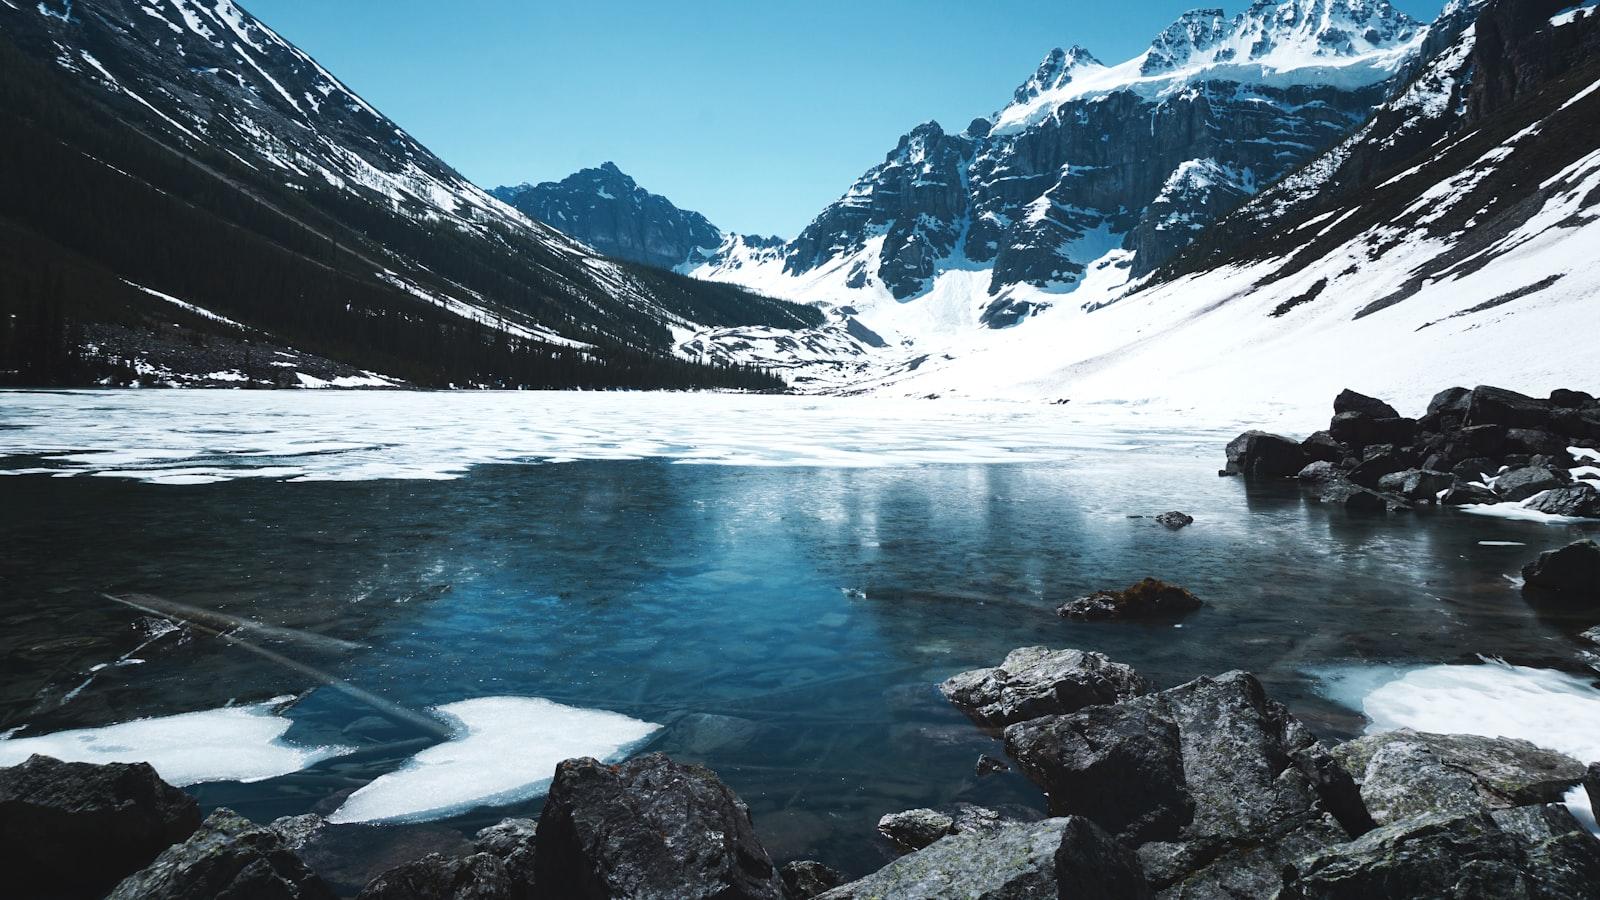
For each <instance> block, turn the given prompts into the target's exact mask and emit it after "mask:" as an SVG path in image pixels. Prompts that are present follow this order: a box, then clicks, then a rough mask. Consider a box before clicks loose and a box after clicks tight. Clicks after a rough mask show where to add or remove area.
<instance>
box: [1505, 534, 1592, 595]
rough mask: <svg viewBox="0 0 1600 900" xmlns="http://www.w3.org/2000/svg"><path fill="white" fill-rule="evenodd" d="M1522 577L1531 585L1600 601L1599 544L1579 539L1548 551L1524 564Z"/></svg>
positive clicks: (1540, 588) (1531, 586)
mask: <svg viewBox="0 0 1600 900" xmlns="http://www.w3.org/2000/svg"><path fill="white" fill-rule="evenodd" d="M1522 580H1523V582H1524V583H1525V584H1526V585H1527V586H1528V587H1530V588H1536V589H1539V590H1546V591H1555V592H1557V593H1559V594H1563V595H1565V596H1567V597H1568V598H1570V599H1572V600H1579V601H1583V602H1587V603H1600V544H1596V543H1595V542H1594V541H1577V542H1575V543H1571V544H1568V545H1567V546H1565V547H1562V548H1561V549H1559V550H1547V551H1545V552H1544V553H1541V554H1539V558H1538V559H1536V560H1534V561H1533V562H1531V563H1528V564H1527V565H1526V566H1523V567H1522Z"/></svg>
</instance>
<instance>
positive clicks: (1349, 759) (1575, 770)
mask: <svg viewBox="0 0 1600 900" xmlns="http://www.w3.org/2000/svg"><path fill="white" fill-rule="evenodd" d="M1392 747H1400V748H1406V749H1412V748H1414V749H1416V750H1421V751H1424V752H1425V753H1426V754H1427V756H1426V757H1424V756H1422V755H1419V754H1414V753H1413V754H1408V755H1405V756H1391V757H1388V758H1387V763H1386V764H1385V765H1384V766H1382V767H1380V768H1381V769H1382V771H1380V772H1379V773H1377V774H1379V775H1380V776H1381V777H1382V778H1383V779H1384V783H1385V785H1386V786H1385V787H1384V788H1383V790H1385V791H1390V792H1393V791H1395V790H1399V789H1403V788H1402V787H1401V786H1397V782H1403V781H1405V780H1407V779H1410V778H1411V777H1412V776H1411V775H1410V774H1408V773H1407V772H1406V771H1405V766H1404V765H1403V763H1404V762H1405V761H1408V760H1409V761H1411V762H1414V763H1418V765H1417V766H1416V768H1417V769H1419V770H1420V769H1421V768H1423V767H1422V766H1421V765H1420V763H1423V762H1426V760H1427V758H1429V757H1431V758H1432V759H1433V760H1435V761H1436V762H1437V764H1438V765H1440V766H1443V767H1446V768H1448V769H1449V770H1450V771H1451V772H1452V773H1455V774H1458V775H1462V776H1465V777H1466V778H1468V779H1470V780H1471V783H1472V786H1473V788H1474V790H1475V791H1476V792H1477V796H1478V800H1479V801H1480V802H1482V803H1483V805H1484V806H1485V807H1487V808H1490V809H1502V808H1506V807H1512V806H1526V805H1528V804H1531V803H1554V802H1556V801H1558V800H1560V799H1561V797H1562V795H1563V794H1565V793H1566V792H1567V791H1568V790H1570V789H1571V788H1572V786H1573V785H1575V784H1577V783H1578V782H1579V780H1580V779H1582V778H1583V764H1582V763H1580V762H1578V761H1577V760H1575V759H1573V758H1571V757H1570V756H1567V755H1566V754H1564V753H1557V752H1556V751H1554V750H1546V749H1544V748H1543V747H1538V746H1535V745H1534V744H1531V743H1529V742H1527V741H1524V740H1519V739H1516V738H1499V737H1481V736H1478V735H1472V734H1434V733H1430V732H1420V731H1412V730H1410V729H1400V730H1398V731H1386V732H1382V733H1380V734H1369V735H1366V736H1364V737H1359V738H1356V739H1355V740H1352V741H1347V742H1345V743H1343V744H1340V745H1339V746H1337V747H1335V748H1334V749H1333V755H1334V758H1335V759H1337V760H1339V762H1340V764H1341V765H1343V766H1344V768H1345V769H1346V770H1347V771H1349V772H1352V773H1357V774H1358V776H1362V777H1365V778H1371V777H1372V776H1373V775H1374V770H1373V764H1374V762H1375V761H1378V760H1379V751H1381V750H1385V749H1387V748H1392ZM1362 773H1365V774H1364V775H1362ZM1433 777H1434V776H1433V774H1430V773H1422V774H1419V775H1417V776H1416V779H1417V780H1416V790H1418V791H1419V792H1421V791H1423V790H1424V789H1425V788H1424V787H1423V786H1422V785H1423V784H1424V783H1425V780H1426V779H1429V778H1433ZM1367 793H1368V787H1367V785H1366V783H1365V782H1363V784H1362V796H1363V797H1365V796H1366V795H1367ZM1441 796H1443V795H1441ZM1413 802H1417V803H1427V802H1430V801H1428V800H1427V799H1425V798H1414V800H1413ZM1438 802H1439V803H1440V804H1447V803H1448V801H1447V800H1440V801H1438ZM1368 805H1369V807H1370V806H1371V801H1370V799H1369V803H1368ZM1373 818H1375V819H1376V818H1378V814H1377V810H1374V811H1373ZM1380 821H1381V820H1380Z"/></svg>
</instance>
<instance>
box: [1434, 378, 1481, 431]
mask: <svg viewBox="0 0 1600 900" xmlns="http://www.w3.org/2000/svg"><path fill="white" fill-rule="evenodd" d="M1471 405H1472V391H1470V390H1468V389H1467V388H1464V387H1453V388H1445V389H1444V390H1442V391H1440V392H1439V393H1437V394H1434V395H1433V399H1432V400H1429V401H1428V414H1429V415H1439V414H1445V415H1448V414H1452V413H1453V414H1455V415H1456V416H1458V417H1461V416H1465V415H1466V414H1467V408H1468V407H1470V406H1471ZM1459 421H1460V420H1459V418H1458V419H1457V422H1458V423H1459Z"/></svg>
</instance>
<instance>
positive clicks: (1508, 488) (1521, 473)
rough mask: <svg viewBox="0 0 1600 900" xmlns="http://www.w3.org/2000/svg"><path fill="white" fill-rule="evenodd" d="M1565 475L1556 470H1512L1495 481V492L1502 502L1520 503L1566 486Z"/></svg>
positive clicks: (1531, 468) (1527, 468)
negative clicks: (1536, 495)
mask: <svg viewBox="0 0 1600 900" xmlns="http://www.w3.org/2000/svg"><path fill="white" fill-rule="evenodd" d="M1564 475H1565V473H1558V472H1556V471H1555V470H1554V469H1545V468H1538V467H1535V466H1524V467H1523V468H1520V469H1512V470H1511V471H1509V472H1506V473H1505V474H1503V475H1501V476H1499V477H1498V478H1496V479H1495V480H1494V492H1495V493H1496V494H1498V495H1499V496H1500V499H1502V500H1508V501H1510V502H1512V503H1518V502H1521V501H1523V500H1526V499H1528V498H1529V497H1532V496H1534V495H1535V494H1542V493H1544V492H1545V491H1549V490H1554V489H1555V488H1558V487H1561V486H1562V485H1564V484H1566V483H1567V481H1568V479H1567V478H1565V477H1563V476H1564Z"/></svg>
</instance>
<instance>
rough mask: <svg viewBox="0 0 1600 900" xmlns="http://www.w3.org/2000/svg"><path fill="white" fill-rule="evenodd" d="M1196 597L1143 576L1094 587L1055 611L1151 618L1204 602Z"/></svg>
mask: <svg viewBox="0 0 1600 900" xmlns="http://www.w3.org/2000/svg"><path fill="white" fill-rule="evenodd" d="M1203 605H1204V603H1203V602H1202V601H1201V600H1200V598H1199V597H1196V596H1195V595H1194V594H1192V593H1190V592H1189V591H1188V590H1186V589H1184V588H1181V587H1179V586H1177V585H1175V584H1167V583H1166V582H1164V581H1160V580H1158V579H1155V578H1145V579H1143V580H1141V581H1139V582H1138V583H1136V584H1133V585H1130V586H1129V587H1127V588H1126V589H1124V590H1120V591H1096V592H1094V593H1093V594H1090V595H1089V596H1087V597H1079V598H1077V599H1076V600H1069V601H1067V602H1066V603H1063V604H1062V605H1061V606H1060V608H1058V609H1057V610H1056V614H1057V615H1060V616H1062V617H1064V618H1068V619H1086V620H1089V621H1101V620H1106V619H1151V618H1165V617H1167V616H1181V615H1183V614H1185V613H1190V612H1193V611H1195V610H1197V609H1199V608H1200V607H1201V606H1203Z"/></svg>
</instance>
